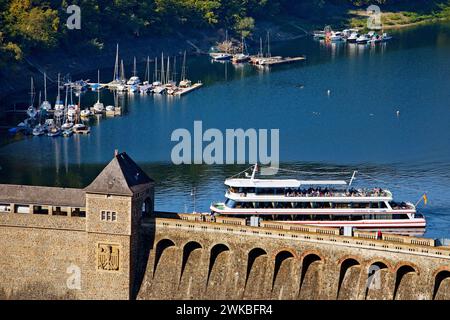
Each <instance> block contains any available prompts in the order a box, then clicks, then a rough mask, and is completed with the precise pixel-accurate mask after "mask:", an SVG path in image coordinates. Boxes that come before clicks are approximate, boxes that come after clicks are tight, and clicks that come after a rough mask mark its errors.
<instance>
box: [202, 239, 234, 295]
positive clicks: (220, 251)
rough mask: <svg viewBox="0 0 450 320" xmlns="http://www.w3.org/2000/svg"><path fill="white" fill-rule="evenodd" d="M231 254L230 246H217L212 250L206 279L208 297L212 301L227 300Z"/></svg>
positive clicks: (220, 244) (221, 244)
mask: <svg viewBox="0 0 450 320" xmlns="http://www.w3.org/2000/svg"><path fill="white" fill-rule="evenodd" d="M230 257H231V252H230V248H229V247H228V245H225V244H223V243H219V244H216V245H215V246H213V247H212V248H211V251H210V257H209V266H208V275H207V278H206V291H207V296H208V297H209V298H211V299H225V298H226V294H227V288H228V285H229V284H230V283H229V282H230V281H231V280H230V277H229V268H230V262H231V261H230V259H231V258H230Z"/></svg>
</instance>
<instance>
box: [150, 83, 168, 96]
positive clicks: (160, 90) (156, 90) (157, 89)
mask: <svg viewBox="0 0 450 320" xmlns="http://www.w3.org/2000/svg"><path fill="white" fill-rule="evenodd" d="M152 91H153V93H156V94H163V93H164V91H166V87H164V86H162V85H159V86H156V87H154V88H153V90H152Z"/></svg>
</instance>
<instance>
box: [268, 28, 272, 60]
mask: <svg viewBox="0 0 450 320" xmlns="http://www.w3.org/2000/svg"><path fill="white" fill-rule="evenodd" d="M271 56H272V55H271V54H270V33H269V31H267V57H268V58H270V57H271Z"/></svg>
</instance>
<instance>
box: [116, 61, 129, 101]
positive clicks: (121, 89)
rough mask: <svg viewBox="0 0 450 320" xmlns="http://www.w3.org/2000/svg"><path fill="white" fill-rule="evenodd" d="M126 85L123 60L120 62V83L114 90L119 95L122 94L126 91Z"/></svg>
mask: <svg viewBox="0 0 450 320" xmlns="http://www.w3.org/2000/svg"><path fill="white" fill-rule="evenodd" d="M125 84H126V78H125V68H124V66H123V60H121V61H120V81H119V84H118V85H117V86H116V90H117V92H119V93H123V92H125V91H127V86H126V85H125Z"/></svg>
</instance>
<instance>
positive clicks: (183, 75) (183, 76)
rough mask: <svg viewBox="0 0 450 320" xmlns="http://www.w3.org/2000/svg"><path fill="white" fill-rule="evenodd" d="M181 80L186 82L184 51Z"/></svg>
mask: <svg viewBox="0 0 450 320" xmlns="http://www.w3.org/2000/svg"><path fill="white" fill-rule="evenodd" d="M181 80H183V81H184V80H186V50H184V57H183V67H182V68H181Z"/></svg>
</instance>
